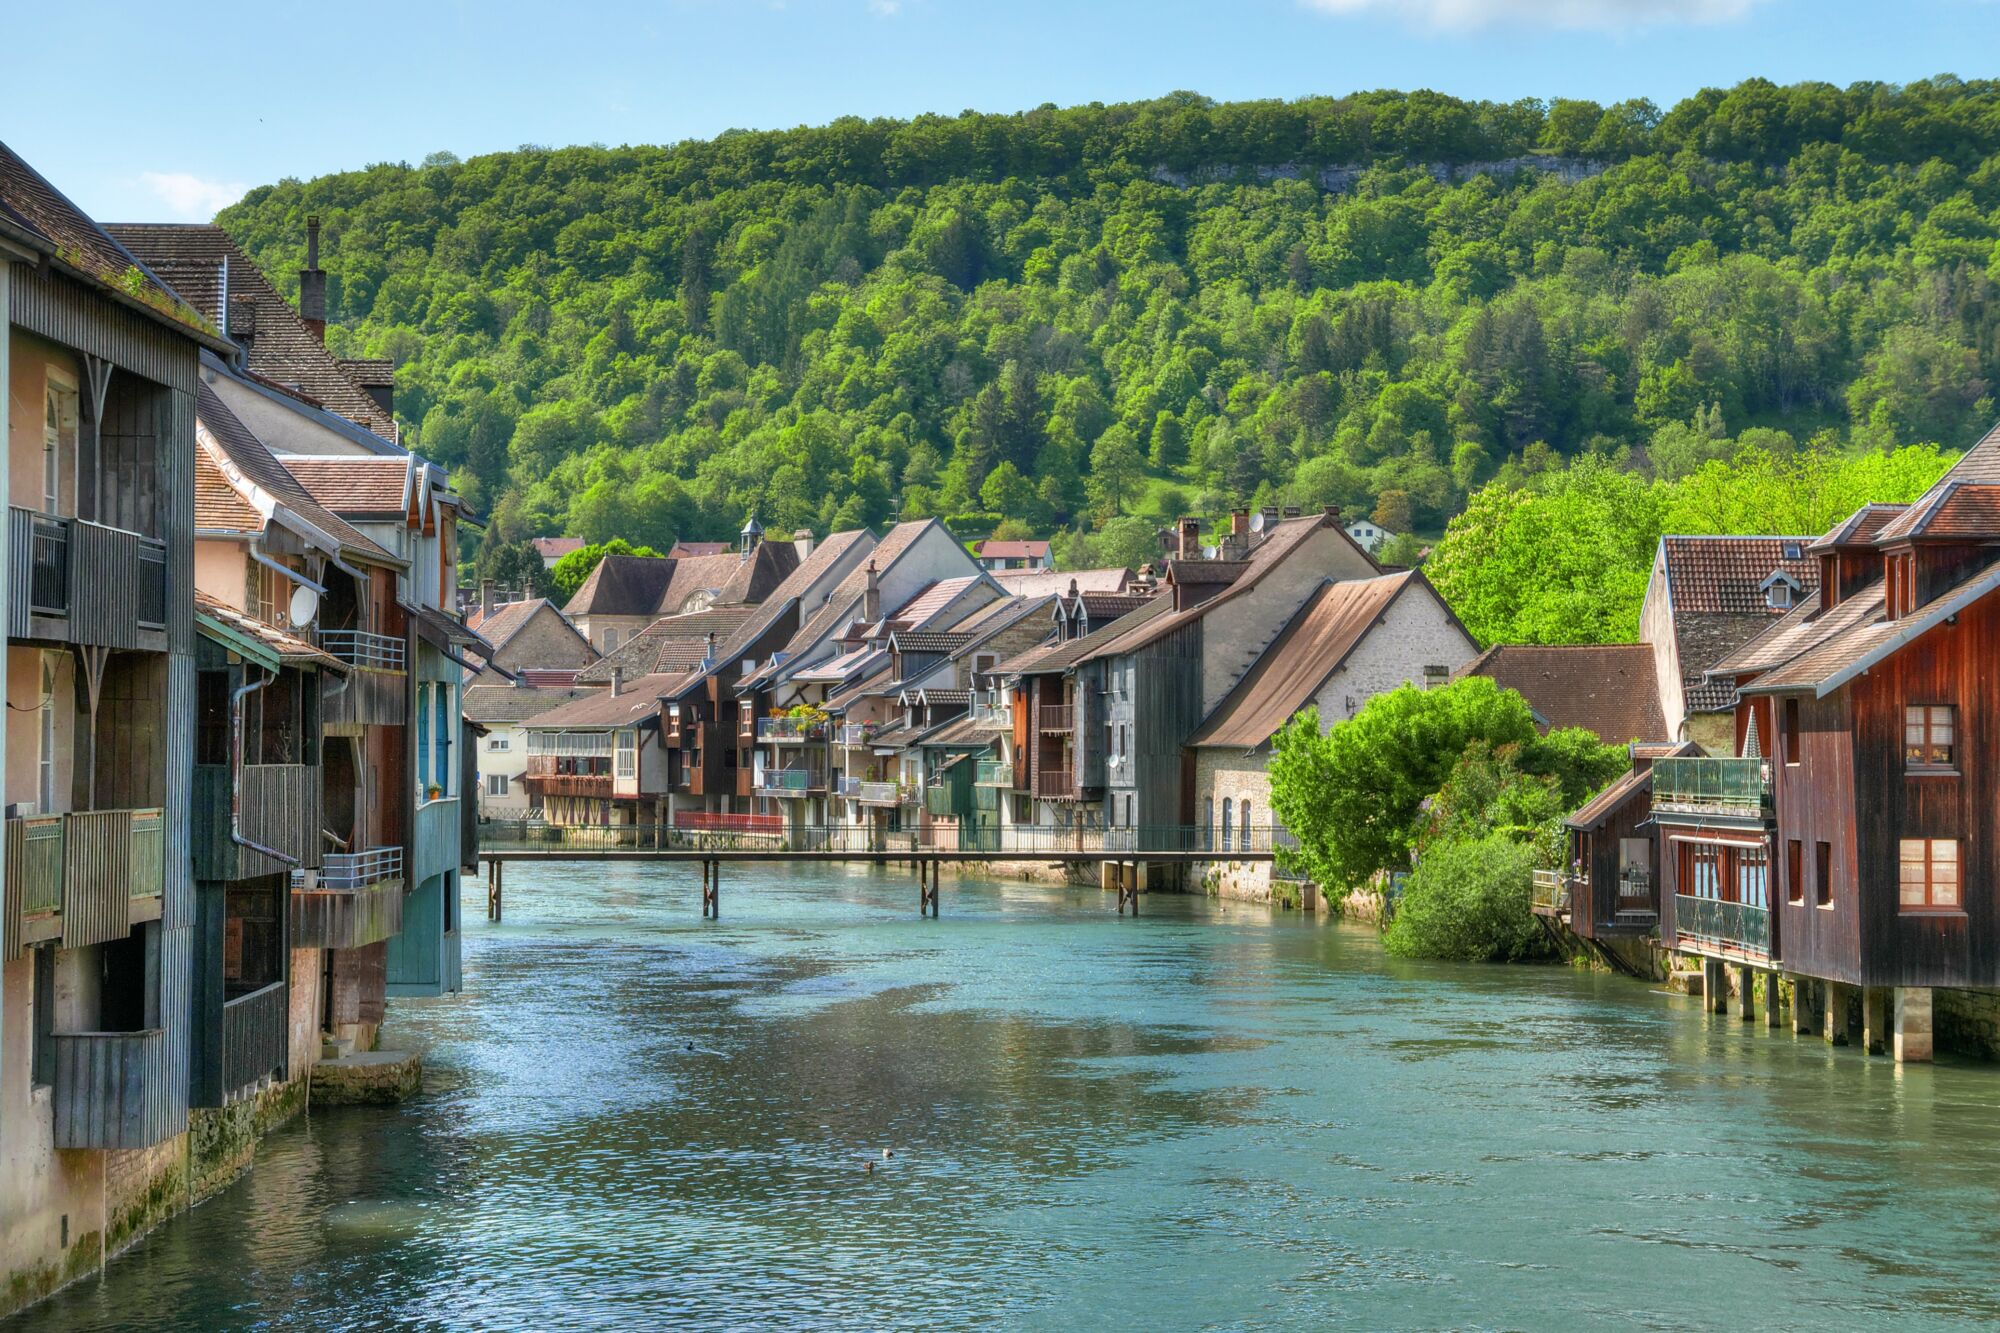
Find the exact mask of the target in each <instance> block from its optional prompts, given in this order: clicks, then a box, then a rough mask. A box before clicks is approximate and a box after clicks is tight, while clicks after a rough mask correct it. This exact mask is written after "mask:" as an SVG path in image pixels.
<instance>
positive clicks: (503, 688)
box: [462, 673, 604, 722]
mask: <svg viewBox="0 0 2000 1333" xmlns="http://www.w3.org/2000/svg"><path fill="white" fill-rule="evenodd" d="M523 674H526V673H523ZM603 693H604V691H602V690H579V689H561V688H554V689H551V688H548V687H546V686H533V685H528V686H522V685H468V686H466V687H465V693H464V695H463V696H462V699H463V704H464V709H465V715H466V717H467V718H469V719H471V720H472V721H474V722H525V721H526V720H527V719H529V718H531V717H536V716H539V715H540V714H542V713H547V712H551V711H553V710H555V709H557V708H560V707H562V706H563V705H565V704H571V703H575V702H576V701H577V700H579V699H592V698H596V697H597V696H599V695H601V694H603Z"/></svg>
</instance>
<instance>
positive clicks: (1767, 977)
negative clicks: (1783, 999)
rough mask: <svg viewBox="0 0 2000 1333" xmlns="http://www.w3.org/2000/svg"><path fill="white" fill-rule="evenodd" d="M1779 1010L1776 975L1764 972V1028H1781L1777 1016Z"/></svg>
mask: <svg viewBox="0 0 2000 1333" xmlns="http://www.w3.org/2000/svg"><path fill="white" fill-rule="evenodd" d="M1780 1008H1781V1005H1780V1004H1779V1000H1778V974H1777V973H1776V972H1766V973H1765V974H1764V1026H1765V1027H1767V1028H1775V1027H1779V1026H1782V1024H1781V1022H1780V1019H1779V1014H1778V1011H1779V1009H1780Z"/></svg>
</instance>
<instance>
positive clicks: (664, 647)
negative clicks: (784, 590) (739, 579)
mask: <svg viewBox="0 0 2000 1333" xmlns="http://www.w3.org/2000/svg"><path fill="white" fill-rule="evenodd" d="M755 612H756V608H755V607H749V606H717V607H711V608H709V609H708V610H706V611H690V612H688V613H687V614H686V615H679V616H662V617H661V618H660V619H658V620H656V621H654V622H653V623H652V624H650V625H648V626H646V628H644V629H642V630H640V631H639V632H638V633H637V634H634V635H633V636H632V637H631V638H630V639H628V640H626V641H625V642H624V643H622V644H620V645H619V646H618V647H617V648H616V649H615V650H614V651H612V652H610V653H608V654H606V655H605V656H604V657H602V658H600V659H599V660H598V661H595V662H593V663H591V664H590V665H589V666H587V667H585V668H584V669H583V673H582V674H581V675H580V676H578V679H579V680H581V681H583V682H584V683H585V684H587V685H589V684H602V683H608V682H609V681H610V679H611V673H612V671H613V670H614V669H615V670H619V671H622V672H624V673H625V678H626V679H627V680H630V679H633V678H635V677H639V676H648V675H658V674H659V673H661V672H675V673H679V672H686V671H692V670H694V669H696V668H697V667H699V666H700V665H701V662H702V659H703V658H704V657H705V656H707V654H708V652H709V647H710V645H709V641H708V636H709V635H710V634H714V635H715V651H716V653H717V655H718V657H719V656H720V654H721V646H722V645H723V644H724V643H726V642H728V640H729V637H730V636H731V635H732V634H734V633H736V631H737V630H739V629H740V628H742V626H743V622H744V621H746V620H748V619H749V618H750V617H751V616H752V615H754V614H755Z"/></svg>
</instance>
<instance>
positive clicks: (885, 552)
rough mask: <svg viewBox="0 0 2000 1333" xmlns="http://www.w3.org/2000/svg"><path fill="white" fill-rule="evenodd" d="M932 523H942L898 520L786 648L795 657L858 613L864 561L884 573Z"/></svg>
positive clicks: (864, 576)
mask: <svg viewBox="0 0 2000 1333" xmlns="http://www.w3.org/2000/svg"><path fill="white" fill-rule="evenodd" d="M933 525H937V526H942V525H940V524H938V522H937V520H936V519H934V518H926V519H919V520H915V521H912V522H908V523H898V524H897V525H896V526H895V527H893V528H890V529H889V531H888V532H886V533H884V534H883V535H882V540H880V541H879V542H877V543H875V547H874V549H873V550H871V551H869V553H868V560H867V561H866V562H865V563H864V566H863V567H862V568H860V569H857V570H855V571H854V572H853V573H851V574H849V575H848V576H847V577H846V578H844V579H842V580H841V582H840V586H839V587H837V588H835V589H834V590H833V593H832V595H831V596H829V597H828V598H827V599H826V605H825V606H823V607H821V608H820V609H819V611H817V612H816V613H814V614H813V615H812V616H811V617H810V618H809V619H808V620H807V621H806V622H805V624H803V625H801V626H800V627H799V631H798V633H796V634H794V635H793V636H792V639H791V642H790V643H787V644H786V645H785V651H786V652H787V653H789V654H790V655H791V656H793V657H797V656H799V655H800V654H801V653H803V652H805V651H807V650H809V649H811V648H812V647H813V646H815V645H817V644H819V643H821V642H823V641H824V640H825V639H826V637H827V636H828V635H830V634H832V633H833V632H835V631H836V630H839V629H841V628H843V627H845V626H846V625H847V624H848V623H849V621H851V620H852V619H853V618H854V617H855V615H856V614H857V613H858V610H859V607H860V604H861V598H862V594H863V593H865V592H866V591H867V590H868V570H867V565H873V566H874V567H875V573H876V576H877V577H878V578H879V577H880V576H881V575H883V574H886V573H887V572H888V571H889V567H890V566H891V565H894V564H895V563H896V561H898V560H899V559H901V558H902V556H903V553H904V552H905V551H908V550H909V549H910V547H912V546H913V545H915V544H916V541H917V538H919V537H920V536H922V535H923V533H924V531H925V530H926V529H928V528H930V527H932V526H933ZM827 540H828V541H829V542H830V541H832V540H833V539H832V538H831V537H829V538H828V539H827ZM813 554H814V555H815V556H817V555H818V554H819V552H818V551H814V552H813ZM966 560H967V563H970V561H971V557H970V556H967V557H966Z"/></svg>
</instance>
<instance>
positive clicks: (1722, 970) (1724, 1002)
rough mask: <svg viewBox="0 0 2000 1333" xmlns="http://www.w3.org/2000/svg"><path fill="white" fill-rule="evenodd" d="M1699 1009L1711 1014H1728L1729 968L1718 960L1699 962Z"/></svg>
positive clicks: (1709, 959)
mask: <svg viewBox="0 0 2000 1333" xmlns="http://www.w3.org/2000/svg"><path fill="white" fill-rule="evenodd" d="M1701 1007H1702V1008H1703V1009H1706V1010H1707V1011H1708V1012H1709V1013H1711V1014H1726V1013H1728V1012H1729V968H1728V965H1727V964H1725V963H1724V962H1723V961H1722V960H1721V959H1719V958H1704V959H1702V960H1701Z"/></svg>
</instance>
